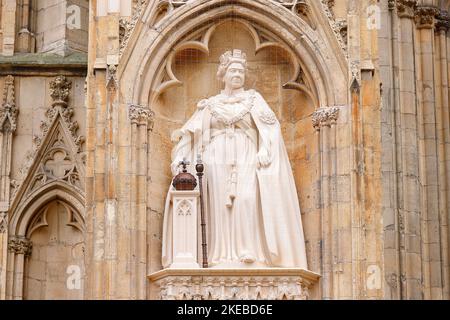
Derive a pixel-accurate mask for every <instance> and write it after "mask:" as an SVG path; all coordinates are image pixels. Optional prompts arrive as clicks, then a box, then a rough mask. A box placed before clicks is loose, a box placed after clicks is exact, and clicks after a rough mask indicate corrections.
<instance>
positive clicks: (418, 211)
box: [379, 1, 450, 299]
mask: <svg viewBox="0 0 450 320" xmlns="http://www.w3.org/2000/svg"><path fill="white" fill-rule="evenodd" d="M444 2H445V1H441V3H442V4H444ZM382 8H383V12H382V29H381V31H380V37H379V41H380V47H383V48H386V49H387V50H382V51H380V65H381V66H380V68H381V69H380V70H381V76H382V83H383V104H382V135H381V136H382V145H383V164H382V178H383V198H382V199H383V200H382V201H383V202H382V203H383V220H384V261H385V272H384V273H385V275H384V278H385V279H384V281H385V283H386V284H385V294H384V297H385V298H387V299H448V297H449V295H448V294H449V287H448V278H449V271H448V270H449V269H448V268H449V261H448V254H449V252H448V250H449V247H448V246H449V238H448V219H449V202H448V199H449V198H448V192H449V190H448V183H449V181H450V180H449V166H448V157H449V146H448V143H449V138H450V136H449V113H448V112H449V110H448V80H447V78H448V71H449V69H448V63H447V57H448V50H447V48H448V27H449V26H448V12H447V10H448V5H446V6H445V7H444V6H443V7H438V5H437V3H434V2H432V1H418V2H415V1H397V3H393V2H392V1H389V2H388V1H384V3H383V6H382ZM445 17H446V18H445Z"/></svg>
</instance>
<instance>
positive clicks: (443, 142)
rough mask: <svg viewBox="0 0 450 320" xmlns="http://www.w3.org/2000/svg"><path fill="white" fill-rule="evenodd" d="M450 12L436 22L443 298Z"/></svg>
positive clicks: (449, 174) (449, 173)
mask: <svg viewBox="0 0 450 320" xmlns="http://www.w3.org/2000/svg"><path fill="white" fill-rule="evenodd" d="M449 25H450V21H449V15H448V12H440V14H439V16H438V20H437V23H436V26H435V27H436V31H435V42H436V44H437V48H438V49H439V51H438V52H436V66H435V70H436V73H437V75H438V76H439V78H438V81H437V82H436V83H435V88H436V101H437V105H436V113H437V114H436V119H437V132H438V158H439V174H438V176H439V206H440V210H439V221H440V233H441V239H440V240H441V254H442V263H441V268H442V282H443V292H442V299H444V300H448V299H449V298H450V283H449V282H450V279H449V278H450V270H449V268H450V266H449V242H450V239H449V230H448V226H449V224H448V211H449V210H450V204H449V201H450V189H449V188H450V185H449V184H450V123H449V122H450V110H449V95H448V85H449V83H448V73H447V65H448V56H447V46H448V43H447V37H446V34H447V31H448V30H449Z"/></svg>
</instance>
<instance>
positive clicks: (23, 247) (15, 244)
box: [8, 236, 33, 256]
mask: <svg viewBox="0 0 450 320" xmlns="http://www.w3.org/2000/svg"><path fill="white" fill-rule="evenodd" d="M32 249H33V243H32V242H31V241H30V240H29V239H27V238H25V237H19V236H14V237H11V238H10V239H9V241H8V250H9V251H10V252H12V253H15V254H22V255H24V256H30V255H31V251H32Z"/></svg>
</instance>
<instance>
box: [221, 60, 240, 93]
mask: <svg viewBox="0 0 450 320" xmlns="http://www.w3.org/2000/svg"><path fill="white" fill-rule="evenodd" d="M223 82H225V87H226V88H232V89H240V88H242V87H243V86H244V82H245V68H244V66H243V65H242V64H240V63H237V62H234V63H232V64H230V66H229V67H228V69H227V73H225V76H224V77H223Z"/></svg>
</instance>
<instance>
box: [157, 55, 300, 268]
mask: <svg viewBox="0 0 450 320" xmlns="http://www.w3.org/2000/svg"><path fill="white" fill-rule="evenodd" d="M246 64H247V61H246V55H245V53H243V52H242V51H241V50H233V52H231V51H228V52H226V53H225V54H223V55H222V56H221V58H220V66H219V70H218V73H217V77H218V78H219V79H220V80H221V81H223V83H224V84H225V88H224V90H222V92H221V93H220V94H219V95H216V96H214V97H211V98H209V99H205V100H202V101H200V102H199V103H198V108H197V111H196V112H195V113H194V115H193V116H192V117H191V118H190V119H189V120H188V121H187V123H186V124H185V125H184V126H183V127H182V128H181V129H180V130H177V131H176V132H175V133H174V135H173V139H175V140H178V144H177V145H176V147H175V148H174V150H173V152H172V160H173V163H172V173H173V174H174V175H175V174H176V173H177V172H176V171H177V166H178V164H179V162H180V160H182V159H184V158H186V159H188V160H189V161H190V162H191V163H195V162H196V158H197V157H198V155H201V157H202V160H203V162H204V164H205V187H204V195H205V197H204V198H205V199H204V200H205V206H206V217H207V232H208V237H207V238H208V262H209V265H210V266H211V267H213V268H261V267H289V268H294V267H295V268H304V269H307V262H306V253H305V242H304V236H303V229H302V222H301V216H300V207H299V202H298V198H297V191H296V187H295V182H294V178H293V174H292V169H291V166H290V163H289V159H288V155H287V152H286V148H285V145H284V142H283V137H282V135H281V130H280V123H279V122H278V120H277V118H276V116H275V114H274V112H273V111H272V110H271V109H270V107H269V106H268V105H267V103H266V101H265V100H264V98H263V97H262V96H261V95H260V94H259V93H258V92H256V91H255V90H248V91H247V90H244V81H245V74H246ZM172 211H173V209H172V205H171V203H170V200H169V197H168V200H167V201H166V207H165V216H164V227H163V252H162V257H163V266H164V267H168V266H170V264H171V261H172V260H171V259H172V256H171V252H172V249H171V245H172V244H171V239H172V234H171V229H170V227H169V226H170V223H171V215H172V214H173V213H172Z"/></svg>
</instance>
